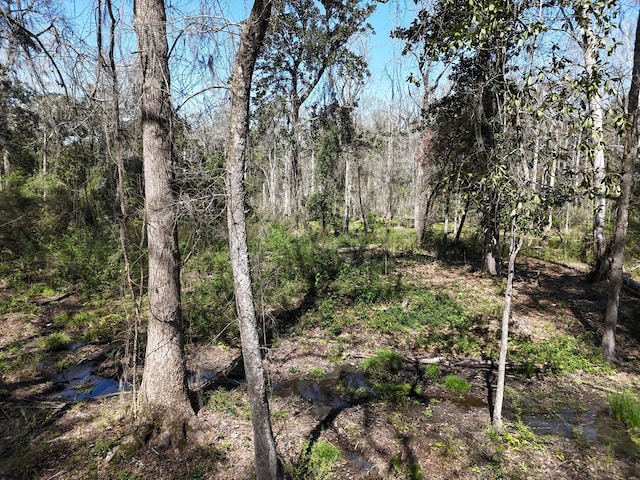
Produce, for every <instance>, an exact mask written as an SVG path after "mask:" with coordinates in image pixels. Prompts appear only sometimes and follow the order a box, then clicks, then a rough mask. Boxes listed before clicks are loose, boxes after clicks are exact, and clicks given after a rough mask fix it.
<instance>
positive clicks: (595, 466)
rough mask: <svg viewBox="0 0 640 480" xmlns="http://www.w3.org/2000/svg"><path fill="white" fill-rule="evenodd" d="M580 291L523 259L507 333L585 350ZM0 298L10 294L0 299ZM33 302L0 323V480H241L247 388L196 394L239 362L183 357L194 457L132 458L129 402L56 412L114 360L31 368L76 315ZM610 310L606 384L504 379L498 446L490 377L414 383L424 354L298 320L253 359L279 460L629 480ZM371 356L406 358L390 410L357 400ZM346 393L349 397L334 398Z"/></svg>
mask: <svg viewBox="0 0 640 480" xmlns="http://www.w3.org/2000/svg"><path fill="white" fill-rule="evenodd" d="M401 263H402V262H401ZM400 268H403V269H405V270H406V272H404V276H405V277H406V278H407V279H409V280H407V281H413V282H418V283H420V284H423V285H424V286H425V288H438V289H444V290H445V291H449V292H451V295H452V296H453V297H455V298H456V299H457V300H458V301H459V302H460V303H461V304H462V305H463V306H465V307H466V308H474V307H477V306H478V305H479V304H480V303H481V302H485V301H487V299H489V300H492V301H495V302H497V303H499V302H500V294H499V292H500V288H499V285H497V284H496V281H495V280H492V279H489V278H486V277H483V276H482V275H480V274H479V273H477V272H475V271H473V269H472V268H470V267H469V266H466V265H458V266H451V265H447V266H445V265H442V264H439V263H437V262H415V261H409V260H407V261H406V263H403V264H401V265H400ZM584 278H585V276H584V272H583V271H582V270H581V269H580V268H576V267H575V266H567V265H561V264H555V263H548V262H541V261H536V260H527V261H526V262H524V263H522V264H521V265H519V267H518V276H517V279H516V285H515V288H516V295H515V297H514V305H513V327H512V329H513V334H514V335H520V336H526V337H528V338H531V339H532V340H535V341H540V342H544V341H545V340H548V339H549V338H552V337H553V336H554V335H555V334H557V333H558V332H560V331H563V332H567V331H569V332H571V333H572V334H573V335H575V336H579V335H582V334H584V333H585V332H591V333H592V334H593V335H594V336H595V338H599V335H600V334H601V323H602V318H603V312H604V303H603V298H605V289H606V286H605V285H598V284H595V285H594V284H589V283H587V282H586V281H585V280H584ZM2 295H4V296H5V297H4V298H6V296H8V295H11V292H10V291H9V290H7V289H4V290H3V291H2ZM33 302H34V305H35V307H34V308H33V310H32V312H31V313H29V314H25V313H21V312H20V313H10V314H4V315H3V316H2V320H1V322H2V328H3V334H2V336H1V337H0V352H1V354H2V358H3V359H4V360H6V361H7V362H8V363H7V364H8V365H13V366H14V367H15V368H8V367H7V368H4V370H3V371H2V377H1V381H0V411H1V414H2V417H4V418H3V419H2V421H0V438H1V443H0V479H38V480H44V479H56V478H58V479H87V478H101V479H102V478H113V479H125V478H144V479H147V478H148V479H221V480H222V479H248V478H254V476H255V474H254V471H253V458H252V455H253V454H252V433H251V423H250V419H249V413H248V412H249V410H248V408H249V407H248V403H247V399H246V386H245V385H244V384H243V383H242V381H234V378H238V379H239V378H240V377H241V372H237V371H236V372H235V374H234V373H233V371H232V373H230V374H229V375H228V378H226V379H220V381H218V382H217V383H216V382H211V381H208V379H210V378H211V377H212V376H214V375H215V374H216V373H219V372H223V371H224V372H228V371H229V370H230V365H232V364H233V363H234V362H237V361H238V359H239V350H238V349H235V348H231V347H226V346H220V345H214V344H209V345H201V346H198V347H197V348H196V347H195V346H193V345H192V346H190V347H189V348H188V368H189V371H190V372H191V374H192V378H191V380H192V384H193V385H194V386H196V385H201V384H206V385H207V391H205V392H202V396H201V398H202V400H203V402H202V403H203V404H204V405H203V407H202V408H201V409H200V410H199V412H198V417H199V419H200V420H201V422H202V427H203V431H204V432H205V436H204V438H203V439H202V441H201V442H200V444H199V445H196V446H193V447H191V448H188V449H186V450H183V451H175V450H167V451H159V450H157V449H153V448H146V447H141V448H132V447H131V445H129V443H128V439H129V438H130V433H131V431H132V430H133V421H132V420H131V418H132V407H133V402H132V398H133V392H125V393H121V394H109V395H106V396H101V397H98V398H92V399H87V400H82V401H78V402H76V401H70V400H65V399H64V398H60V396H59V393H60V388H61V387H60V385H59V384H58V382H56V381H55V379H56V375H57V374H58V373H59V371H60V370H62V369H64V368H66V367H68V366H69V365H74V364H89V363H91V364H92V365H95V371H94V372H93V373H94V374H95V375H99V376H100V377H104V378H116V377H117V374H118V372H119V368H118V364H117V359H118V358H119V355H120V354H121V353H122V349H123V348H125V347H124V345H123V344H122V343H118V342H113V343H110V344H86V345H82V344H80V345H76V346H74V347H73V348H72V349H71V350H65V351H62V352H58V353H55V354H51V356H50V357H42V358H31V356H30V355H33V356H35V355H36V352H37V351H38V346H39V345H40V344H39V342H41V339H42V338H43V337H44V336H45V335H46V334H47V333H49V332H51V331H53V330H55V325H54V324H53V323H52V318H53V316H54V315H55V314H56V313H57V312H58V311H59V310H60V309H73V308H77V305H76V303H77V302H78V299H77V298H75V297H73V296H69V297H67V298H64V299H62V300H60V301H58V302H52V303H47V302H46V299H44V301H43V299H33ZM74 302H76V303H74ZM621 308H622V310H621V325H620V328H619V330H618V351H619V357H620V362H619V363H618V364H617V365H616V366H615V368H613V369H612V370H611V371H595V372H589V373H584V372H577V373H576V372H574V373H570V374H566V373H565V374H557V375H556V374H553V373H551V372H545V371H540V372H535V373H534V374H532V375H531V374H530V375H526V374H524V373H521V372H517V371H513V372H510V374H509V375H508V378H507V394H506V405H505V422H506V433H505V434H504V435H503V436H502V437H498V436H496V435H495V434H494V433H493V432H492V430H491V429H490V428H489V426H490V414H491V408H492V402H493V386H494V384H495V371H494V370H493V369H491V368H488V367H487V366H486V365H482V364H479V363H478V364H472V363H464V362H460V360H461V359H449V362H448V363H445V364H443V365H441V367H440V370H439V372H438V376H437V377H434V378H426V377H425V376H424V375H423V374H422V371H423V368H424V365H421V366H420V367H419V368H418V366H416V364H415V363H414V362H412V361H411V360H412V359H424V358H432V357H434V356H437V354H438V352H432V351H428V350H420V349H416V348H415V347H414V346H413V345H412V343H411V341H408V340H407V339H406V338H404V339H403V338H401V337H399V336H397V335H385V334H377V333H375V332H371V331H370V330H367V329H362V328H359V326H358V325H357V324H355V325H354V327H353V328H352V329H343V331H342V332H340V333H339V334H331V333H328V332H327V331H326V330H325V329H323V328H321V327H320V326H319V325H318V326H313V325H310V324H309V322H305V321H304V318H300V319H298V320H299V324H298V325H293V326H291V328H289V329H288V330H287V331H285V332H282V334H281V335H280V336H279V337H278V338H277V339H276V340H275V342H274V343H273V345H271V346H270V348H269V350H268V353H267V355H266V367H267V370H268V374H269V380H270V382H271V385H272V388H273V391H274V394H273V395H272V397H271V411H272V418H273V429H274V434H275V437H276V442H277V449H278V452H279V454H280V456H281V458H282V461H283V463H284V465H285V467H286V469H287V471H288V472H289V474H290V475H292V476H296V478H313V476H312V474H311V472H309V471H305V461H304V459H305V452H308V451H310V448H311V446H312V445H313V444H314V443H317V442H319V441H328V442H331V443H332V444H333V445H335V446H337V447H338V448H339V449H340V450H341V453H342V455H341V459H340V460H339V461H338V462H337V463H336V464H334V465H333V466H332V473H331V474H328V475H327V476H326V477H324V478H336V479H371V480H373V479H394V478H395V479H405V478H406V479H413V478H415V479H418V478H427V479H454V478H455V479H488V478H512V479H516V478H521V479H525V478H526V479H548V478H553V479H634V478H636V479H637V478H640V448H638V446H637V445H635V444H634V443H633V442H632V441H631V440H630V438H629V435H628V433H627V432H626V429H625V427H624V425H623V424H621V423H620V422H617V421H615V420H613V419H611V418H610V417H609V402H608V399H607V393H608V392H610V391H611V390H612V389H624V388H626V389H635V390H636V391H638V388H639V387H640V377H639V375H640V369H639V367H640V363H639V359H640V349H639V342H638V339H639V338H640V332H639V329H640V321H639V320H640V318H639V317H640V301H638V299H635V298H633V297H629V296H627V295H623V298H622V299H621ZM497 322H498V317H496V319H495V321H494V323H493V324H491V325H489V326H488V328H489V331H490V332H489V333H490V334H489V336H490V337H491V332H493V333H495V332H497V331H498V323H497ZM18 346H19V348H17V347H18ZM384 347H388V348H392V349H394V351H397V352H398V353H399V354H400V355H402V357H403V358H405V359H406V365H404V367H403V369H402V372H400V375H402V376H403V377H404V379H405V380H406V381H407V382H409V383H410V384H411V393H410V395H409V396H408V398H407V399H406V400H404V401H397V402H390V401H388V399H382V398H379V397H378V396H376V395H372V394H370V392H367V389H368V388H369V386H368V385H367V383H366V379H364V377H363V376H361V375H360V373H358V372H359V366H360V364H361V362H362V360H363V359H366V358H369V357H371V356H373V355H375V352H376V351H378V350H379V349H380V348H384ZM12 362H13V363H12ZM236 370H237V369H236ZM448 374H456V375H458V376H459V377H462V378H464V379H466V380H467V381H468V382H469V383H470V385H471V389H470V390H469V392H468V393H464V394H460V393H452V392H450V391H449V390H447V389H446V388H444V385H443V381H442V379H443V377H444V376H445V375H448ZM349 382H356V386H360V387H361V388H360V389H355V390H354V389H349V388H345V385H347V387H348V386H349ZM358 382H364V383H358ZM354 392H359V393H354Z"/></svg>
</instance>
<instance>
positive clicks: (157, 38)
mask: <svg viewBox="0 0 640 480" xmlns="http://www.w3.org/2000/svg"><path fill="white" fill-rule="evenodd" d="M134 15H135V30H136V34H137V37H138V50H139V52H140V66H141V75H142V79H141V81H142V89H141V111H142V156H143V164H144V179H145V212H146V216H147V239H148V240H147V243H148V252H149V253H148V255H149V280H148V292H149V293H148V297H149V325H148V329H147V349H146V356H145V366H144V372H143V375H142V383H141V386H140V392H139V397H138V402H139V411H140V415H141V417H142V419H143V421H144V422H145V423H146V424H147V425H150V426H152V427H153V428H156V429H159V431H160V437H159V444H160V445H161V446H169V445H176V446H181V445H183V444H184V443H185V442H186V441H187V438H188V437H189V436H190V434H191V432H192V431H193V430H192V429H193V428H194V427H195V426H196V423H195V420H196V417H195V412H194V410H193V408H192V406H191V403H190V401H189V397H188V387H187V378H186V369H185V361H184V344H183V335H182V315H181V310H180V252H179V250H178V236H177V228H176V220H177V214H178V212H177V202H176V200H175V197H174V193H173V191H172V189H171V185H172V180H173V158H172V147H173V145H172V143H173V142H172V131H171V118H172V115H173V111H172V105H171V96H170V93H169V92H170V80H169V64H168V45H167V35H166V14H165V9H164V1H163V0H138V1H137V2H136V9H135V12H134Z"/></svg>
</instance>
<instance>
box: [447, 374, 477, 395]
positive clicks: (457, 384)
mask: <svg viewBox="0 0 640 480" xmlns="http://www.w3.org/2000/svg"><path fill="white" fill-rule="evenodd" d="M444 386H445V388H446V389H447V390H449V391H450V392H453V393H467V392H468V391H469V390H471V385H470V384H469V382H467V381H466V380H465V379H464V378H461V377H459V376H458V375H447V376H446V377H445V379H444Z"/></svg>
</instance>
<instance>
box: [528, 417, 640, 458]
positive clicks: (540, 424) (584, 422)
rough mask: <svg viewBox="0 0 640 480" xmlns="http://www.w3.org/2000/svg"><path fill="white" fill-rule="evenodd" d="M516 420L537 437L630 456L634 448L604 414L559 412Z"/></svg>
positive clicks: (617, 425)
mask: <svg viewBox="0 0 640 480" xmlns="http://www.w3.org/2000/svg"><path fill="white" fill-rule="evenodd" d="M520 419H521V420H522V422H523V423H524V424H525V425H527V426H529V427H530V428H531V430H533V431H534V432H535V433H536V434H538V435H557V436H561V437H565V438H573V439H576V440H580V441H583V442H586V443H592V444H595V443H599V444H602V445H611V446H613V447H614V448H616V450H618V451H620V452H622V453H625V454H628V455H634V454H636V453H637V447H636V446H635V445H634V443H633V442H632V441H631V439H630V438H629V435H628V434H627V432H626V431H625V427H624V426H623V425H622V423H620V422H619V421H617V420H615V419H613V418H611V416H610V415H609V413H608V412H604V411H601V412H597V411H595V410H586V411H577V410H575V409H569V408H567V409H562V410H559V411H555V412H551V411H549V412H539V411H538V412H535V411H533V412H527V413H521V414H520Z"/></svg>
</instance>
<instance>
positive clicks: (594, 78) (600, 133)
mask: <svg viewBox="0 0 640 480" xmlns="http://www.w3.org/2000/svg"><path fill="white" fill-rule="evenodd" d="M577 15H578V23H579V24H580V25H584V27H583V31H584V33H583V37H582V42H583V43H582V49H583V52H584V61H585V71H586V74H587V78H588V80H589V82H590V84H589V85H588V91H587V99H588V103H589V113H588V114H589V118H590V120H591V122H590V123H591V126H590V127H589V132H590V135H591V143H592V146H591V149H590V153H591V156H592V171H593V184H592V188H593V192H594V193H595V205H594V210H593V212H594V213H593V253H594V267H593V270H592V272H591V275H590V276H591V278H592V279H594V280H596V281H598V280H602V279H604V278H606V277H607V276H608V274H609V272H608V270H609V263H608V261H607V242H606V236H605V215H606V207H607V199H606V187H605V177H606V163H605V157H604V127H603V125H604V109H603V106H602V89H601V86H600V82H599V80H598V78H599V71H598V50H599V47H598V39H597V38H596V36H595V34H594V32H593V29H592V28H591V19H590V14H589V11H588V6H587V4H586V3H583V4H582V5H581V7H580V10H579V11H578V13H577ZM591 82H593V84H592V83H591Z"/></svg>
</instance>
